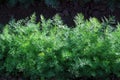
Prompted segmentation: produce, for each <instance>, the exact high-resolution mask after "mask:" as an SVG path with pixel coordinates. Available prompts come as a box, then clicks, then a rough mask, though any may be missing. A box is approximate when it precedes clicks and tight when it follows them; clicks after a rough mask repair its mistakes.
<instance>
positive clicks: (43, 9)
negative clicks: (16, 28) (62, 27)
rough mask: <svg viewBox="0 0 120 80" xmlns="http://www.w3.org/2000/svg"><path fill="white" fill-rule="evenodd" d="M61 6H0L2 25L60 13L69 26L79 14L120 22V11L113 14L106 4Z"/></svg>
mask: <svg viewBox="0 0 120 80" xmlns="http://www.w3.org/2000/svg"><path fill="white" fill-rule="evenodd" d="M60 5H61V6H60V7H59V8H57V9H55V8H51V7H48V6H46V5H45V4H44V3H42V2H41V3H39V4H38V2H35V3H34V4H32V5H30V6H29V7H28V8H24V7H23V6H19V5H17V6H15V7H9V6H7V5H0V23H2V24H6V23H8V21H9V20H10V19H11V18H15V19H16V20H19V19H23V18H26V17H28V16H30V15H32V14H33V13H34V12H35V13H36V14H37V18H38V19H39V16H40V15H41V14H42V15H44V16H45V17H46V18H51V17H53V16H54V15H55V14H56V13H59V14H60V16H61V17H62V20H63V21H64V23H65V24H67V25H69V26H73V25H74V22H73V19H74V16H75V15H76V14H77V13H83V14H84V16H85V17H86V18H89V17H93V16H94V17H97V18H99V19H101V17H103V16H106V17H108V16H109V15H113V16H115V17H116V20H119V21H120V15H119V14H120V9H117V8H115V10H114V11H113V12H112V11H111V10H110V9H109V8H108V7H107V6H106V4H101V3H93V2H90V3H87V4H85V5H84V6H82V5H80V4H79V3H71V2H64V3H61V4H60Z"/></svg>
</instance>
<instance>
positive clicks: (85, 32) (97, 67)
mask: <svg viewBox="0 0 120 80" xmlns="http://www.w3.org/2000/svg"><path fill="white" fill-rule="evenodd" d="M35 19H36V18H35V15H33V16H32V17H31V19H30V20H19V21H17V22H16V21H14V20H13V21H11V22H10V23H9V24H7V25H6V26H5V28H4V29H3V31H2V32H1V33H0V75H1V76H6V77H7V76H9V75H13V76H14V77H15V76H18V75H19V74H20V75H21V76H22V77H23V78H25V79H30V80H37V79H40V80H52V79H55V80H73V79H77V78H86V79H90V78H94V79H96V80H97V79H101V80H106V79H109V77H110V76H111V74H113V75H115V76H116V77H118V78H119V77H120V73H119V72H120V68H119V66H120V49H119V48H120V28H119V27H120V25H119V24H118V25H117V29H116V30H114V31H113V30H112V29H111V26H110V25H109V24H106V25H105V24H104V26H103V24H102V23H100V22H99V21H98V20H97V19H95V18H91V19H89V20H84V17H83V16H82V15H81V14H79V15H78V16H76V18H75V23H76V26H75V28H68V27H67V26H66V25H63V23H62V21H61V20H60V17H59V16H55V17H54V18H53V19H49V20H46V19H45V18H44V17H43V16H41V22H39V23H36V21H35ZM104 27H106V28H104Z"/></svg>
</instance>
